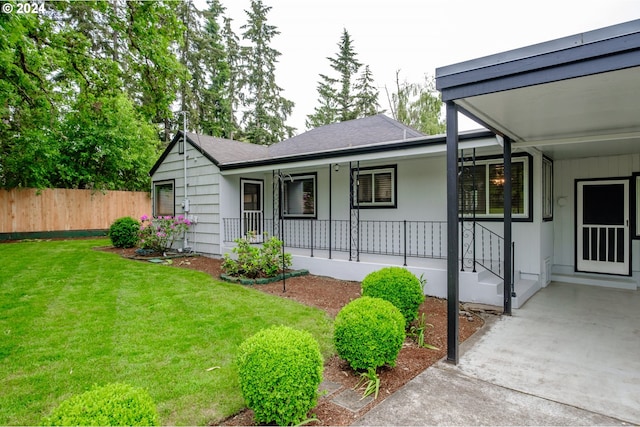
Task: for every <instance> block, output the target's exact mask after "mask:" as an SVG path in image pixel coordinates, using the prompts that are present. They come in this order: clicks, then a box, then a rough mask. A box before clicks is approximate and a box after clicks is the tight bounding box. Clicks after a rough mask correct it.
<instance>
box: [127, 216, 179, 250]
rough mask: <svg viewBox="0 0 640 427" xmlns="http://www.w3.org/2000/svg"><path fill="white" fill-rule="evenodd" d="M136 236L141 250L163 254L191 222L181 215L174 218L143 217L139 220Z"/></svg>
mask: <svg viewBox="0 0 640 427" xmlns="http://www.w3.org/2000/svg"><path fill="white" fill-rule="evenodd" d="M140 221H141V222H142V225H140V227H139V231H138V236H139V238H140V246H141V247H142V249H149V250H152V251H154V252H164V251H165V250H167V249H169V248H171V246H173V242H174V241H175V240H176V238H177V237H179V236H182V235H183V234H184V233H186V232H187V231H188V230H189V227H190V226H191V221H189V219H188V218H185V217H184V216H182V215H178V216H176V217H172V216H159V217H158V218H153V217H149V216H147V215H143V216H142V217H141V218H140Z"/></svg>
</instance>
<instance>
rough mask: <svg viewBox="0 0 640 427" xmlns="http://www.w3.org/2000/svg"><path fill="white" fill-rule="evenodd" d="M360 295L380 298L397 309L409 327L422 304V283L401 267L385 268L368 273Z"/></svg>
mask: <svg viewBox="0 0 640 427" xmlns="http://www.w3.org/2000/svg"><path fill="white" fill-rule="evenodd" d="M362 295H363V296H369V297H375V298H382V299H384V300H387V301H389V302H390V303H391V304H393V305H395V306H396V307H398V309H399V310H400V312H401V313H402V315H403V316H404V320H405V324H406V325H407V326H409V325H410V324H411V322H413V321H414V320H415V319H416V317H418V310H419V309H420V304H422V303H423V302H424V299H425V297H424V289H423V283H421V281H420V279H418V278H417V277H416V276H415V275H414V274H413V273H411V272H410V271H409V270H407V269H406V268H402V267H386V268H383V269H381V270H378V271H374V272H372V273H369V274H368V275H367V277H365V278H364V280H363V281H362Z"/></svg>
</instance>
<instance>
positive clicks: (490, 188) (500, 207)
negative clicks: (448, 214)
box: [459, 156, 531, 219]
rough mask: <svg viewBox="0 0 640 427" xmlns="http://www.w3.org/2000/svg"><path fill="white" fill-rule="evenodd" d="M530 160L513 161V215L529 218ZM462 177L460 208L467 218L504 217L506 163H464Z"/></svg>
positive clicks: (497, 161)
mask: <svg viewBox="0 0 640 427" xmlns="http://www.w3.org/2000/svg"><path fill="white" fill-rule="evenodd" d="M529 167H530V157H528V156H520V157H513V158H512V159H511V190H512V191H511V214H512V215H513V217H514V218H527V219H528V218H530V213H529V209H530V202H529V195H530V194H531V189H530V188H529V185H530V184H529V182H530V181H529ZM462 172H463V173H462V174H461V175H460V196H459V197H460V205H461V207H462V212H463V213H464V215H465V216H469V215H473V214H474V213H475V215H476V216H477V217H485V218H491V217H494V218H501V217H503V214H504V163H503V162H502V159H495V160H492V159H485V160H478V161H476V164H475V166H474V165H468V164H465V165H464V167H463V169H462Z"/></svg>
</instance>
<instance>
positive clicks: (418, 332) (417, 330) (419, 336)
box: [407, 313, 439, 350]
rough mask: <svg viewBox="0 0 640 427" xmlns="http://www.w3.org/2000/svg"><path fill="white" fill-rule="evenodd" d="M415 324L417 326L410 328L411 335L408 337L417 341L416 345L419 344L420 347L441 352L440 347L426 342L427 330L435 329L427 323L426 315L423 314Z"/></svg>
mask: <svg viewBox="0 0 640 427" xmlns="http://www.w3.org/2000/svg"><path fill="white" fill-rule="evenodd" d="M415 323H416V324H414V325H411V327H410V328H409V333H407V335H408V336H410V337H412V338H414V339H415V340H416V344H418V347H421V348H428V349H430V350H439V349H438V347H436V346H433V345H431V344H428V343H426V342H425V340H424V336H425V332H426V330H427V328H433V325H432V324H431V323H427V321H426V318H425V314H424V313H422V314H421V315H420V316H419V317H418V319H417V321H416V322H415Z"/></svg>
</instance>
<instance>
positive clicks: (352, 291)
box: [100, 248, 484, 426]
mask: <svg viewBox="0 0 640 427" xmlns="http://www.w3.org/2000/svg"><path fill="white" fill-rule="evenodd" d="M100 249H101V250H105V251H110V252H115V253H119V254H120V255H122V256H125V257H130V256H131V255H132V253H133V252H134V250H133V249H117V248H100ZM221 264H222V261H221V260H220V259H216V258H210V257H206V256H196V257H184V258H175V259H173V262H172V264H171V265H172V266H175V267H179V268H190V269H193V270H199V271H203V272H205V273H208V274H210V275H211V276H213V277H214V278H216V279H219V278H220V274H221V273H222V271H221V268H220V266H221ZM237 286H243V285H237ZM253 287H254V288H255V289H257V290H260V291H261V292H267V293H270V294H273V295H278V296H280V297H282V298H288V299H292V300H295V301H298V302H300V303H302V304H306V305H310V306H313V307H317V308H320V309H322V310H324V311H326V312H327V314H328V315H329V316H331V317H332V318H333V317H335V316H336V315H337V314H338V312H339V311H340V309H341V308H342V307H344V306H345V305H346V304H347V303H349V302H350V301H351V300H353V299H355V298H358V297H359V296H360V283H359V282H352V281H345V280H337V279H332V278H329V277H322V276H314V275H307V276H301V277H293V278H290V279H287V280H286V291H283V284H282V282H281V281H280V282H274V283H269V284H265V285H255V286H253ZM421 313H425V315H426V320H427V323H429V324H431V325H433V327H430V328H428V329H427V331H426V333H425V342H426V343H428V344H431V345H434V346H436V347H438V349H439V350H430V349H426V348H419V347H418V346H417V345H416V344H415V342H414V341H413V340H411V339H409V338H408V339H407V340H406V341H405V344H404V346H403V348H402V349H401V350H400V354H399V355H398V359H397V362H396V366H395V367H393V368H386V367H385V368H381V369H379V370H378V374H379V377H380V384H381V385H380V394H379V396H378V398H377V399H376V400H374V401H373V402H371V403H370V404H368V405H367V406H365V407H364V408H362V409H361V410H360V411H358V412H355V413H354V412H351V411H350V410H347V409H345V408H342V407H341V406H338V405H336V404H335V403H333V402H331V400H330V399H327V398H321V399H320V400H319V404H318V406H317V407H316V408H315V409H313V410H312V411H311V414H313V416H314V417H315V418H317V419H318V420H319V422H313V423H310V425H333V426H345V425H350V424H351V423H353V422H354V421H355V420H356V419H358V418H359V417H361V416H362V415H364V414H365V413H366V412H367V411H369V410H371V408H373V407H374V406H375V405H377V404H378V403H380V402H381V401H383V400H384V399H385V398H386V397H388V396H390V395H391V394H392V393H393V392H395V391H396V390H398V389H399V388H400V387H402V386H403V385H404V384H406V383H407V382H408V381H410V380H411V379H412V378H414V377H415V376H416V375H418V374H419V373H421V372H422V371H424V370H425V369H426V368H428V367H429V366H431V365H433V364H434V363H436V362H437V361H438V360H440V359H442V358H443V357H444V356H445V355H446V352H447V301H446V300H444V299H440V298H434V297H427V298H426V301H425V302H424V303H423V304H422V306H421V307H420V314H421ZM420 314H419V316H420ZM459 324H460V331H459V337H460V341H464V340H466V339H467V338H469V337H470V336H471V335H473V334H474V333H475V332H476V331H477V330H478V329H480V328H481V327H482V325H483V324H484V321H483V320H482V318H481V317H480V316H478V315H477V314H474V313H468V312H463V313H461V315H460V322H459ZM324 378H325V380H329V381H332V382H335V383H338V384H340V385H341V386H342V388H341V389H340V390H343V389H346V388H353V387H354V386H355V385H356V384H357V382H358V380H359V376H358V374H357V373H355V372H354V371H353V370H352V369H351V368H350V367H349V365H348V364H347V363H346V362H345V361H343V360H341V359H340V358H339V357H337V356H333V357H331V358H330V359H328V360H326V361H325V366H324ZM340 390H338V391H340ZM220 425H226V426H240V425H255V424H254V421H253V413H252V411H251V410H248V409H247V410H244V411H242V412H240V413H239V414H236V415H234V416H232V417H230V418H228V419H226V420H223V421H222V422H221V423H220Z"/></svg>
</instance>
